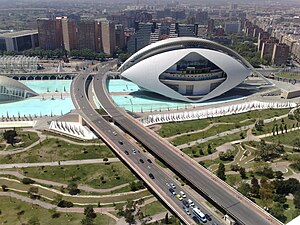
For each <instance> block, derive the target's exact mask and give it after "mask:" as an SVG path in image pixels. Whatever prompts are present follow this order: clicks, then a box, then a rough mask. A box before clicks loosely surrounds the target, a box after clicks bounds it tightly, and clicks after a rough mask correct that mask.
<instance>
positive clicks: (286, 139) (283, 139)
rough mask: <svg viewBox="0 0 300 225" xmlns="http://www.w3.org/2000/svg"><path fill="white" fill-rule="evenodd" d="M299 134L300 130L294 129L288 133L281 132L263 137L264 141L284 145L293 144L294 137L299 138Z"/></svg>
mask: <svg viewBox="0 0 300 225" xmlns="http://www.w3.org/2000/svg"><path fill="white" fill-rule="evenodd" d="M299 135H300V130H295V131H291V132H288V133H283V134H279V135H276V136H270V137H266V138H263V139H264V140H266V141H271V142H274V143H278V142H279V143H281V144H286V145H291V146H293V141H294V140H295V139H296V138H299Z"/></svg>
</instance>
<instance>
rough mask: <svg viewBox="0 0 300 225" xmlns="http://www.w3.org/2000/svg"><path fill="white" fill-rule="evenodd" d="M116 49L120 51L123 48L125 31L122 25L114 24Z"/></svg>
mask: <svg viewBox="0 0 300 225" xmlns="http://www.w3.org/2000/svg"><path fill="white" fill-rule="evenodd" d="M115 32H116V47H117V48H119V49H122V48H124V47H125V31H124V26H123V25H122V24H116V29H115Z"/></svg>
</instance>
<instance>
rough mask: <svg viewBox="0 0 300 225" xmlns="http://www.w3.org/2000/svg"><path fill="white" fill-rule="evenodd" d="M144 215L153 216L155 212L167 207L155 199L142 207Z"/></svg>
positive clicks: (164, 209)
mask: <svg viewBox="0 0 300 225" xmlns="http://www.w3.org/2000/svg"><path fill="white" fill-rule="evenodd" d="M141 211H142V212H143V213H144V215H148V216H153V215H155V214H158V213H161V212H164V211H167V209H166V208H165V207H164V206H163V205H162V204H161V203H160V202H159V201H155V202H152V203H150V204H147V205H145V206H143V207H142V208H141Z"/></svg>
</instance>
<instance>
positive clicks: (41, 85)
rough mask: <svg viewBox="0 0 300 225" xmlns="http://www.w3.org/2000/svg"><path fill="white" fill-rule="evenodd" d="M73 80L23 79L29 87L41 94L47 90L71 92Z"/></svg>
mask: <svg viewBox="0 0 300 225" xmlns="http://www.w3.org/2000/svg"><path fill="white" fill-rule="evenodd" d="M71 82H72V80H37V81H32V80H30V81H22V83H23V84H25V85H26V86H27V87H29V88H31V89H32V90H33V91H35V92H37V93H39V94H41V93H46V92H48V91H49V92H55V91H58V92H64V91H66V92H68V93H70V87H71Z"/></svg>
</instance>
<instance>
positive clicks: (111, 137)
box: [71, 63, 222, 224]
mask: <svg viewBox="0 0 300 225" xmlns="http://www.w3.org/2000/svg"><path fill="white" fill-rule="evenodd" d="M110 67H111V64H110V63H108V64H104V65H103V66H102V67H101V68H100V73H99V74H102V75H103V73H104V72H106V71H108V70H109V69H110ZM101 80H102V79H101ZM99 81H100V80H99ZM94 84H95V83H94V82H93V83H91V76H90V75H89V72H88V71H87V72H86V73H85V74H81V75H79V76H77V77H76V78H75V79H74V80H73V82H72V86H71V93H72V100H73V102H74V105H75V107H76V108H77V109H79V110H78V111H79V113H80V114H81V116H82V117H83V118H84V120H85V122H86V123H87V124H88V125H89V126H90V127H91V128H92V129H94V131H95V132H96V133H97V134H98V135H99V136H101V138H102V139H103V140H104V141H105V142H106V143H107V144H108V145H109V146H110V147H111V148H112V149H114V150H115V152H116V153H117V154H118V155H119V157H120V158H121V159H123V161H125V162H126V164H127V165H128V166H130V167H131V168H132V169H133V170H134V171H135V172H136V173H137V174H138V175H139V176H140V177H141V178H142V179H143V180H144V181H145V183H147V185H148V186H149V187H150V188H151V189H152V190H153V191H154V192H155V193H156V194H157V195H158V196H159V197H160V198H161V199H162V200H163V201H164V202H165V203H166V204H167V205H168V206H169V207H170V208H171V209H172V210H173V211H174V213H176V214H177V215H178V216H179V217H180V218H181V219H182V221H184V223H186V224H195V222H194V220H193V219H192V217H191V216H189V215H187V213H186V212H185V211H184V210H183V204H182V202H181V201H179V200H178V199H177V198H176V197H175V196H174V195H172V194H171V193H170V191H169V188H170V186H171V183H174V184H175V185H176V189H175V191H176V192H177V193H178V192H179V191H180V190H183V191H184V192H185V193H186V195H187V197H186V199H188V198H190V199H193V201H194V203H195V204H196V205H197V206H198V207H199V208H200V209H201V210H202V211H203V212H204V213H208V214H210V215H211V213H210V212H209V209H207V208H205V207H204V206H202V205H201V204H200V203H199V202H197V201H196V200H195V199H194V198H193V197H194V196H192V194H190V193H189V191H188V190H187V189H186V188H185V187H179V185H178V183H176V181H175V179H174V177H170V175H168V174H167V173H165V172H164V171H163V169H162V168H161V167H160V166H157V165H156V163H155V162H153V161H152V160H151V159H149V157H148V156H147V154H145V153H144V152H143V150H142V149H141V148H140V147H138V146H137V145H135V144H133V143H131V142H130V141H129V140H127V138H126V137H125V136H124V135H123V134H122V132H120V130H119V129H117V128H116V126H114V125H112V124H110V123H109V122H108V121H106V120H105V119H103V118H102V116H101V115H99V114H98V113H97V112H96V111H95V110H94V109H93V107H92V105H91V104H90V99H89V98H91V96H88V94H89V93H91V92H90V91H88V88H90V87H91V86H93V85H94ZM96 89H98V87H97V88H96ZM150 174H152V175H153V177H154V178H153V179H151V178H150ZM189 211H190V212H191V209H189ZM211 218H212V221H214V222H217V223H218V224H222V221H220V220H218V219H217V218H215V217H214V216H213V215H211ZM212 221H211V222H209V223H208V224H212Z"/></svg>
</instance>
